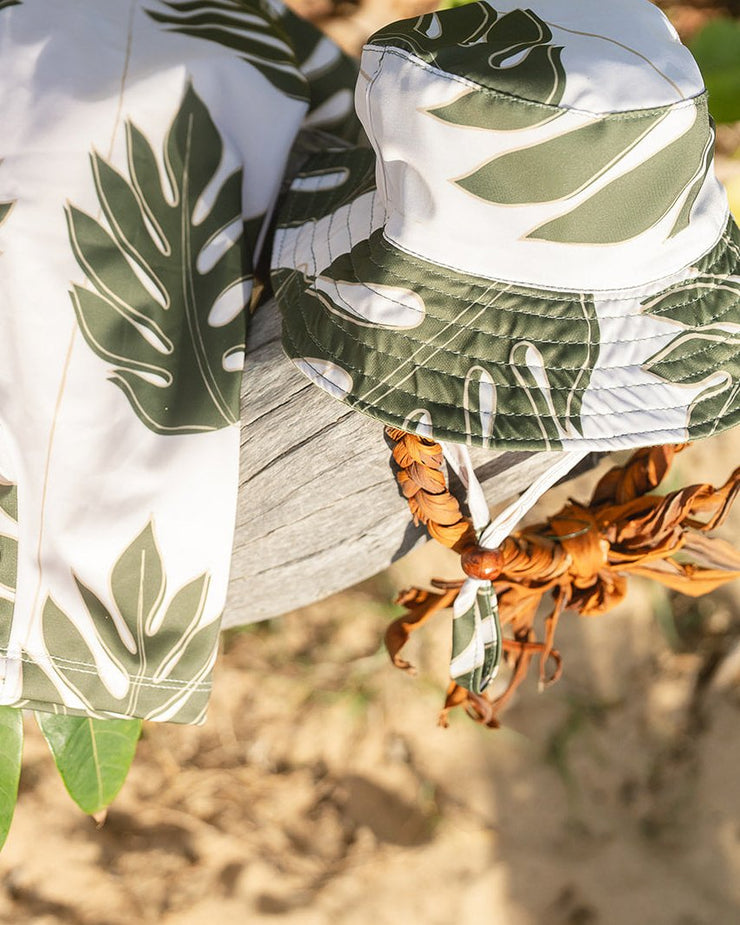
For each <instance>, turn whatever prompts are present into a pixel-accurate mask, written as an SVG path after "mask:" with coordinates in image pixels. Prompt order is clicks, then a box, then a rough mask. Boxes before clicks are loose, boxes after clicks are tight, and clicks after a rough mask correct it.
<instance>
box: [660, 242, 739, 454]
mask: <svg viewBox="0 0 740 925" xmlns="http://www.w3.org/2000/svg"><path fill="white" fill-rule="evenodd" d="M736 238H737V239H738V241H737V243H738V244H740V234H738V233H736ZM705 262H706V261H705ZM738 266H740V252H738ZM698 269H699V271H700V272H699V273H698V274H697V275H696V276H693V277H691V279H689V280H687V281H686V282H685V283H681V284H678V285H676V286H672V287H671V288H669V289H667V290H665V291H664V292H662V293H660V294H659V295H658V296H655V297H653V298H651V299H649V300H646V301H645V302H644V303H643V305H644V310H645V312H646V313H649V314H650V315H653V316H654V317H656V318H661V319H664V320H666V321H672V322H674V324H675V325H676V326H678V333H677V334H676V336H675V337H674V338H673V340H671V341H670V343H669V344H668V345H667V346H666V347H664V348H663V349H662V350H660V351H659V352H658V353H656V354H654V355H653V356H651V357H650V358H649V359H648V360H647V362H646V363H645V364H644V367H645V369H646V370H647V371H648V372H651V373H653V374H654V375H655V376H659V377H660V378H661V379H663V380H665V381H666V382H671V383H675V384H676V385H680V386H683V387H685V388H691V389H692V390H696V389H697V388H701V386H702V385H703V386H704V388H703V389H702V390H701V392H700V393H699V395H698V396H697V397H696V398H695V399H694V401H693V403H692V404H691V408H690V410H689V420H688V437H689V439H690V440H695V439H697V438H699V437H707V436H709V435H711V434H713V433H715V431H717V430H724V429H725V428H727V427H731V426H733V425H734V424H737V423H738V422H740V275H731V274H722V273H719V274H718V273H711V272H706V268H702V267H699V268H698Z"/></svg>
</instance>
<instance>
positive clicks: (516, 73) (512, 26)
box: [372, 3, 566, 124]
mask: <svg viewBox="0 0 740 925" xmlns="http://www.w3.org/2000/svg"><path fill="white" fill-rule="evenodd" d="M551 42H552V32H551V31H550V29H549V28H548V26H547V24H546V23H545V22H544V21H543V20H542V19H540V18H539V17H538V16H537V15H536V14H535V13H533V12H532V11H531V10H526V9H524V10H513V11H512V12H510V13H503V14H499V13H497V12H496V10H494V9H492V8H491V7H490V6H489V5H488V4H486V3H470V4H467V5H465V6H464V7H462V8H458V9H455V10H441V11H438V12H436V13H426V14H425V15H423V16H419V17H417V18H416V19H406V20H402V21H401V22H395V23H391V24H390V25H388V26H385V27H384V28H383V29H380V30H379V31H378V32H376V33H375V34H374V35H373V40H372V43H373V45H374V46H375V45H379V46H383V45H391V46H394V47H398V48H404V49H406V50H407V51H410V52H411V53H412V54H414V55H416V56H417V57H419V58H421V59H422V60H423V61H427V62H429V63H430V64H433V65H436V66H438V67H440V68H441V69H442V70H444V71H447V72H449V73H452V74H459V75H460V76H462V77H465V78H468V79H470V80H473V81H475V82H476V83H479V84H481V86H484V87H489V88H490V89H493V90H498V91H500V92H503V93H508V94H511V95H513V96H519V97H523V98H524V99H526V100H533V101H535V102H539V103H547V104H550V105H557V103H559V102H560V100H561V99H562V96H563V91H564V89H565V81H566V74H565V71H564V69H563V65H562V64H561V61H560V53H561V51H562V48H560V47H559V46H557V45H552V44H551ZM483 43H485V53H481V47H482V44H483ZM450 106H454V104H450ZM520 106H521V107H522V108H524V107H525V106H526V103H520ZM445 109H449V107H445ZM442 112H444V109H443V110H437V111H435V114H436V115H439V116H440V118H448V121H455V122H456V121H458V118H449V116H445V115H442ZM543 118H544V115H543V112H542V110H541V107H537V106H532V119H533V122H532V124H535V122H539V121H541V120H542V119H543ZM472 124H476V123H475V122H473V123H472Z"/></svg>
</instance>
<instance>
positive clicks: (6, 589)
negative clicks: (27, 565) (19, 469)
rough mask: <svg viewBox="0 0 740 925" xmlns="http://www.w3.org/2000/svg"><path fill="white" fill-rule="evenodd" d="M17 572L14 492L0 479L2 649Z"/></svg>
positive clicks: (15, 490)
mask: <svg viewBox="0 0 740 925" xmlns="http://www.w3.org/2000/svg"><path fill="white" fill-rule="evenodd" d="M17 571H18V489H17V487H16V486H15V485H13V484H12V483H11V482H4V481H2V480H0V645H1V646H3V647H4V646H6V645H7V643H8V638H9V636H10V625H11V620H12V617H13V606H14V603H13V602H14V601H15V587H16V573H17Z"/></svg>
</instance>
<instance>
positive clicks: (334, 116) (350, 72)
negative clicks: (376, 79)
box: [277, 7, 363, 142]
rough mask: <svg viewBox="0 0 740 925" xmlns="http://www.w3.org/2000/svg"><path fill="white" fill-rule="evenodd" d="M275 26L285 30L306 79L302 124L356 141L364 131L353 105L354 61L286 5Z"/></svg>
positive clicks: (355, 71)
mask: <svg viewBox="0 0 740 925" xmlns="http://www.w3.org/2000/svg"><path fill="white" fill-rule="evenodd" d="M277 29H278V31H280V30H282V31H283V32H284V33H285V36H286V38H287V39H288V41H289V42H290V45H291V46H292V48H293V51H294V53H295V60H296V65H297V67H298V70H299V71H300V73H301V74H302V75H303V77H304V78H305V80H306V81H307V83H308V95H309V105H308V114H307V116H306V120H305V124H306V125H308V126H310V127H312V128H319V129H321V130H322V131H325V132H331V134H332V135H336V136H338V137H339V138H344V139H346V140H347V141H351V142H355V141H357V139H358V138H359V137H360V136H361V135H362V131H363V130H362V124H361V123H360V120H359V119H358V118H357V113H356V112H355V105H354V90H355V83H356V81H357V74H358V65H357V62H356V61H355V60H353V59H352V58H350V57H349V55H346V54H345V53H344V52H343V51H342V50H341V49H340V48H339V47H338V46H336V45H335V44H334V43H333V42H332V41H331V40H330V39H328V38H327V37H326V36H325V35H324V34H323V33H322V32H321V31H320V30H319V29H317V28H316V27H315V26H314V25H313V24H312V23H310V22H308V21H307V20H305V19H302V18H301V17H300V16H296V15H295V13H293V11H292V10H290V9H288V8H287V7H286V8H285V9H284V10H283V11H282V12H281V14H280V16H279V19H278V24H277Z"/></svg>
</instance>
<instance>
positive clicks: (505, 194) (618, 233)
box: [429, 94, 714, 244]
mask: <svg viewBox="0 0 740 925" xmlns="http://www.w3.org/2000/svg"><path fill="white" fill-rule="evenodd" d="M478 96H480V94H478ZM464 100H465V98H463V100H462V101H461V102H462V103H464ZM459 105H460V104H459V103H453V104H451V106H452V107H456V106H459ZM468 105H471V104H468ZM448 108H449V107H448ZM694 108H695V117H694V119H693V120H692V122H691V125H690V126H689V127H688V128H686V129H685V130H684V131H683V132H682V133H681V134H680V135H679V137H677V138H674V139H673V140H671V135H670V130H668V132H669V133H668V134H666V135H665V143H663V145H662V146H661V147H660V148H659V149H658V150H657V151H655V150H654V148H655V143H656V142H657V143H660V142H662V141H663V135H664V134H665V126H666V125H667V124H668V122H667V120H668V116H669V114H670V110H668V109H664V110H656V111H653V112H649V113H646V114H644V115H642V116H641V117H640V118H637V117H635V118H630V119H623V118H621V117H619V116H614V117H612V116H605V117H601V118H599V119H598V120H597V121H594V122H592V123H589V124H586V125H582V126H580V127H578V128H575V129H572V130H571V131H568V132H564V133H563V132H561V131H560V130H559V129H557V128H554V129H553V133H552V136H551V137H550V138H549V139H547V140H544V141H541V142H539V143H538V144H534V145H532V144H529V145H526V146H522V147H517V148H514V149H510V150H508V151H507V152H506V153H505V154H501V155H499V156H498V157H496V158H494V159H492V160H490V161H488V162H487V163H486V164H484V165H483V166H481V167H478V168H476V170H475V171H473V172H472V173H470V174H468V175H467V176H464V177H461V178H459V179H457V180H456V181H455V182H456V183H457V185H458V186H460V187H461V188H462V189H464V190H465V191H466V192H468V193H470V194H471V195H473V196H476V197H477V198H479V199H483V200H485V201H486V202H491V203H494V204H496V205H505V206H512V205H519V206H527V205H536V204H540V203H541V204H545V205H552V204H553V203H562V206H561V210H560V214H559V215H558V216H557V217H556V218H551V219H549V220H548V221H545V222H541V223H540V224H538V225H536V226H535V227H534V228H533V229H532V230H531V231H530V232H529V233H528V234H527V235H526V237H527V238H530V239H533V240H539V241H556V242H560V243H568V244H616V243H620V242H622V241H627V240H629V239H631V238H634V237H637V235H639V234H642V233H643V232H645V231H647V230H648V229H650V228H652V227H653V226H655V225H656V224H658V222H660V221H661V220H662V219H663V218H664V217H665V216H666V215H667V214H668V212H670V211H671V209H673V208H674V206H676V204H677V203H678V202H679V200H680V199H681V198H682V197H683V204H682V206H681V210H680V212H679V214H678V215H677V217H676V219H675V221H674V223H673V227H672V228H671V230H670V231H669V233H668V237H674V236H675V235H677V234H678V233H679V232H681V231H683V230H684V229H685V228H686V227H687V226H688V224H689V218H690V214H691V209H692V207H693V205H694V202H695V201H696V198H697V196H698V195H699V191H700V190H701V187H702V185H703V183H704V180H705V178H706V174H707V171H708V169H709V164H710V162H711V152H712V146H713V142H714V135H713V131H712V130H711V129H710V128H709V126H708V118H707V114H706V101H705V100H701V101H699V102H697V103H695V106H694ZM429 111H430V112H431V114H432V115H439V111H437V110H429ZM523 111H524V112H526V110H523ZM465 118H467V116H466V114H465V113H461V114H460V116H459V119H457V120H456V121H458V122H459V123H460V124H464V120H465ZM484 118H485V116H484ZM468 124H473V125H476V127H481V125H482V123H480V122H476V121H475V120H474V119H473V120H472V121H469V122H468ZM499 124H500V123H499ZM490 126H491V122H490V119H489V122H488V126H483V127H489V128H490ZM505 127H519V126H505ZM643 143H647V144H648V145H652V148H651V150H653V152H654V153H651V154H648V155H643V156H642V157H641V158H639V160H638V162H637V163H636V164H633V165H632V166H631V167H630V168H629V169H626V170H624V171H623V172H621V173H620V172H619V169H620V165H621V164H622V163H623V162H625V161H626V159H627V158H628V156H629V155H630V154H632V153H633V152H634V155H635V157H639V152H640V151H641V150H647V148H645V147H643ZM610 172H611V173H612V175H613V179H608V178H607V180H606V182H603V181H604V179H605V177H607V174H609V173H610ZM584 194H585V195H584ZM635 202H640V203H641V207H640V209H635V208H634V207H633V204H634V203H635Z"/></svg>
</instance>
